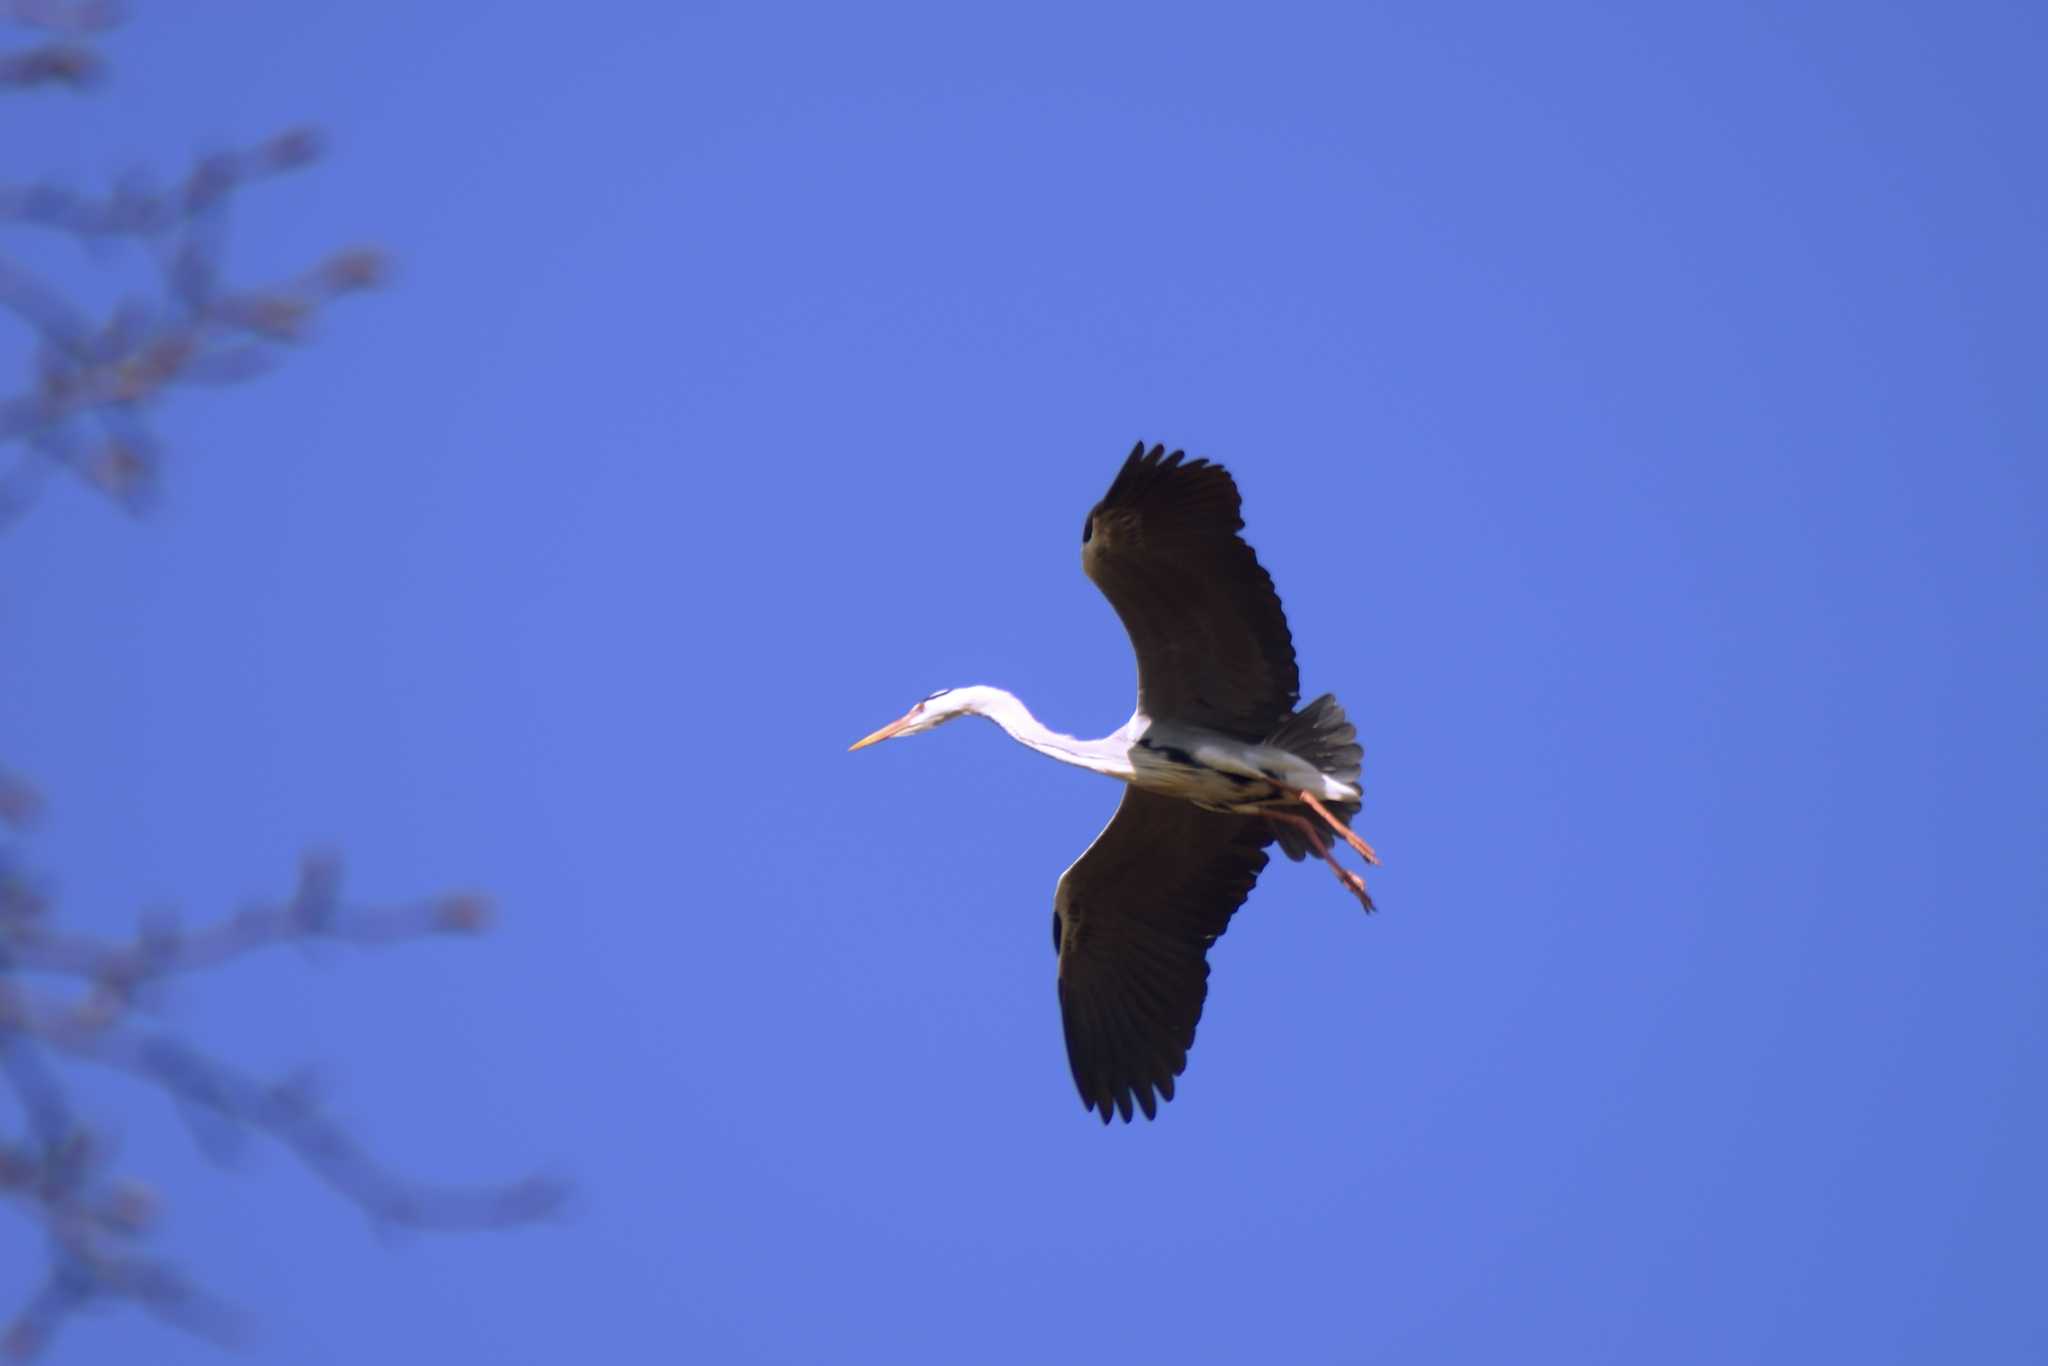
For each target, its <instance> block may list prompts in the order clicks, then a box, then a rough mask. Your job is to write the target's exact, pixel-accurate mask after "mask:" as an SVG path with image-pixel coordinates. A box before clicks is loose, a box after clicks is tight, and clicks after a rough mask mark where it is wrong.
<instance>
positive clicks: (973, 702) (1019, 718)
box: [960, 687, 1136, 782]
mask: <svg viewBox="0 0 2048 1366" xmlns="http://www.w3.org/2000/svg"><path fill="white" fill-rule="evenodd" d="M960 692H961V694H963V698H962V701H963V703H964V705H963V706H962V707H961V710H962V711H964V712H969V713H971V714H973V715H975V716H986V717H987V718H988V719H989V720H991V721H993V722H995V723H996V724H997V725H999V726H1001V727H1002V728H1003V731H1004V733H1006V734H1007V735H1008V736H1009V737H1010V738H1011V739H1012V740H1015V741H1016V742H1017V743H1018V744H1020V745H1026V746H1028V747H1030V748H1032V749H1035V750H1037V751H1038V752H1039V753H1040V754H1043V755H1045V756H1046V757H1047V758H1051V759H1057V760H1059V761H1060V762H1061V763H1063V764H1072V765H1074V766H1075V767H1076V768H1085V769H1089V770H1091V771H1092V772H1095V773H1106V774H1108V775H1109V776H1110V777H1112V778H1122V779H1123V780H1124V781H1126V782H1129V781H1130V780H1131V779H1132V778H1133V777H1135V776H1136V770H1135V769H1134V768H1133V767H1132V766H1131V756H1130V736H1129V734H1128V730H1129V728H1128V727H1126V728H1125V729H1123V730H1118V731H1114V732H1112V733H1111V734H1108V735H1105V736H1103V737H1102V738H1101V739H1100V740H1082V739H1077V738H1076V737H1074V736H1072V735H1062V734H1060V732H1058V731H1056V730H1053V729H1052V728H1051V727H1049V726H1047V725H1045V724H1043V723H1042V722H1040V721H1039V719H1038V718H1037V717H1035V716H1033V715H1032V714H1031V709H1030V708H1029V707H1027V706H1025V705H1024V703H1023V702H1022V701H1020V700H1018V697H1017V695H1016V694H1015V693H1011V692H1005V691H1003V690H1002V689H1001V688H990V687H974V688H962V689H960Z"/></svg>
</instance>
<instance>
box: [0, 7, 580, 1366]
mask: <svg viewBox="0 0 2048 1366" xmlns="http://www.w3.org/2000/svg"><path fill="white" fill-rule="evenodd" d="M119 18H120V13H119V10H118V8H117V7H116V6H114V5H112V4H108V3H105V0H69V2H67V0H0V35H4V34H5V32H6V31H7V29H8V28H9V27H10V26H11V27H12V28H13V29H14V31H15V32H16V33H17V34H25V35H26V38H25V40H24V41H23V42H22V43H21V44H19V45H14V46H7V45H5V44H4V41H0V93H4V92H7V91H32V90H36V89H41V88H48V87H68V88H72V89H80V88H84V87H86V86H89V85H90V84H92V83H93V82H94V81H96V80H98V79H100V78H101V77H102V76H103V74H104V72H105V63H104V60H103V58H102V57H101V54H100V51H99V46H98V44H99V42H100V40H101V39H102V38H103V37H104V35H105V34H106V33H107V32H108V31H109V30H110V29H112V28H113V27H114V26H115V25H116V24H117V23H118V21H119ZM320 151H321V143H320V139H319V138H318V137H317V136H316V135H315V134H314V133H312V132H311V131H309V130H304V129H295V130H291V131H288V132H285V133H283V134H280V135H278V136H276V137H273V138H271V139H269V140H268V141H266V142H262V143H259V144H257V145H256V146H254V147H251V148H248V149H246V150H243V151H239V152H231V153H224V154H218V155H214V156H208V157H203V158H201V159H200V160H198V161H197V162H196V163H194V164H193V165H192V166H191V167H190V168H189V169H188V170H187V171H186V172H185V174H184V175H183V176H181V177H180V178H179V179H177V180H176V181H175V182H173V183H172V184H170V185H168V186H161V187H160V186H158V185H156V184H155V183H153V182H152V181H150V180H149V179H148V178H147V177H145V176H142V175H139V174H137V175H132V176H130V177H128V178H126V179H125V180H123V181H122V182H121V183H120V184H118V185H116V186H115V187H114V188H113V190H112V191H111V192H110V193H108V194H107V195H105V196H104V197H99V198H95V197H91V196H87V195H81V194H77V193H75V192H73V191H70V190H68V189H65V188H61V187H58V186H55V185H49V184H30V185H19V186H10V185H6V184H4V183H0V231H15V232H51V233H57V234H61V235H64V236H66V237H69V238H71V239H73V240H75V241H76V242H78V243H79V244H80V245H81V246H82V247H84V248H86V249H87V250H88V251H90V252H93V253H96V254H102V255H103V254H104V253H106V252H108V251H119V250H123V249H126V250H138V251H142V252H145V253H147V254H148V256H149V258H150V259H151V261H152V262H153V263H154V265H155V267H156V269H155V278H156V279H157V281H158V285H159V293H157V294H156V295H154V296H152V297H146V298H145V297H129V298H124V299H122V300H121V301H120V302H119V303H117V304H116V305H115V306H114V307H113V309H112V310H111V312H110V313H109V314H108V315H107V316H106V317H104V318H101V319H94V318H91V317H88V316H87V315H86V313H85V311H84V310H83V309H82V308H81V307H80V306H78V305H77V304H75V303H74V302H73V301H72V300H71V299H69V298H68V297H67V296H66V295H65V294H64V293H63V292H62V291H61V290H59V289H58V288H56V287H55V286H53V285H52V284H51V283H49V281H48V280H47V279H44V278H41V277H39V276H37V275H36V274H35V273H33V272H31V271H29V270H28V269H27V268H25V267H23V266H22V265H20V264H19V263H18V262H17V261H15V260H12V259H10V258H9V256H8V255H7V254H6V253H5V251H4V240H5V239H4V236H0V315H11V316H12V317H14V318H15V319H16V320H17V321H18V322H19V323H20V324H22V325H23V326H25V327H26V328H27V329H28V330H29V333H30V335H31V338H32V341H33V349H34V359H33V362H32V366H31V373H30V374H29V375H28V376H26V377H25V379H24V380H23V381H22V382H21V383H20V384H19V385H18V386H15V387H12V388H10V387H9V386H6V385H4V384H0V528H4V527H5V526H6V524H7V523H8V522H9V521H10V520H11V519H12V518H13V517H16V516H19V515H21V513H22V512H24V511H25V510H26V509H27V508H28V507H29V506H30V505H31V504H32V502H33V501H34V498H35V496H36V494H37V493H38V491H39V489H40V487H41V484H42V481H43V479H44V478H45V476H46V475H47V474H49V473H51V472H53V471H54V472H61V473H66V474H70V475H74V476H77V477H78V478H80V479H82V480H83V481H84V482H85V484H86V485H87V486H88V487H90V488H93V489H95V490H97V491H98V492H100V493H102V494H104V495H106V496H107V497H108V498H110V499H111V500H112V501H114V502H115V503H116V504H117V505H119V506H121V507H123V508H125V509H128V510H130V511H139V510H141V509H143V508H145V507H147V506H148V505H149V503H150V501H151V499H152V496H153V494H154V493H155V491H156V489H157V487H158V484H159V481H160V476H161V469H162V457H161V454H160V447H159V445H158V442H157V441H156V439H155V436H154V434H153V433H152V432H151V430H150V428H149V426H148V421H147V419H148V417H149V414H150V410H151V409H152V407H153V406H154V405H155V404H156V403H157V402H159V401H160V400H161V399H162V398H163V397H164V395H165V394H166V393H167V392H168V391H170V390H172V389H173V388H176V387H179V386H189V385H217V384H228V383H235V382H238V381H241V380H245V379H249V378H251V377H253V376H256V375H259V374H261V373H263V372H264V371H265V370H267V369H268V368H269V367H270V366H271V365H272V364H274V363H275V361H276V360H277V359H278V357H279V355H280V354H281V352H282V350H283V349H284V348H285V347H288V346H290V345H292V344H293V343H296V342H298V341H300V340H301V339H303V338H304V337H305V336H306V334H307V331H308V329H309V327H310V325H311V324H312V322H313V320H314V318H315V316H316V315H317V313H318V312H319V310H320V309H321V308H322V307H324V306H325V305H326V304H328V303H331V302H332V301H334V300H335V299H337V298H339V297H341V296H343V295H346V294H351V293H354V292H356V291H359V290H362V289H366V288H369V287H372V286H375V285H377V284H379V283H381V282H382V281H383V280H384V278H385V277H386V275H387V274H388V266H387V263H386V261H385V258H384V257H383V255H382V254H381V253H380V252H378V251H376V250H374V249H369V248H362V247H356V248H350V249H347V250H343V251H340V252H336V253H335V254H333V255H331V256H329V257H327V258H326V259H325V260H324V261H322V262H320V263H318V264H317V265H315V266H313V267H312V268H311V269H309V270H307V271H305V272H304V273H303V274H301V275H299V276H297V277H295V278H292V279H288V280H284V281H281V282H277V283H273V284H270V285H265V286H258V287H235V286H231V285H229V284H228V283H226V282H225V281H224V280H223V278H222V269H221V250H220V248H221V243H222V241H223V240H224V234H223V226H224V219H225V215H226V212H227V209H228V206H229V204H230V201H231V200H232V198H233V196H234V195H235V193H236V192H238V191H239V190H241V189H243V188H246V187H247V186H249V185H252V184H254V183H255V182H257V181H261V180H266V179H269V178H271V177H273V176H276V175H280V174H283V173H285V172H288V171H294V170H298V169H300V168H303V167H305V166H308V165H310V164H311V163H313V162H314V161H315V160H317V159H318V157H319V155H320ZM10 449H13V450H14V454H13V456H12V457H11V459H10V457H9V456H8V452H9V451H10ZM42 807H43V803H42V799H41V797H40V795H39V794H38V792H37V790H36V789H35V787H34V786H33V785H32V784H30V783H29V782H28V780H27V779H26V778H24V777H22V776H21V775H19V774H15V773H12V772H10V771H8V770H7V769H6V768H4V767H0V831H10V830H11V831H12V832H13V834H14V838H12V839H8V838H4V837H0V1090H5V1091H11V1092H12V1094H13V1096H14V1099H15V1101H16V1102H17V1105H16V1108H17V1109H18V1111H19V1114H20V1126H21V1131H20V1132H19V1133H13V1134H10V1133H7V1132H6V1131H4V1130H0V1200H4V1201H5V1202H6V1203H7V1204H9V1205H11V1206H14V1207H15V1208H17V1209H19V1210H20V1211H22V1212H23V1213H25V1214H26V1215H27V1216H28V1217H29V1218H30V1219H31V1220H32V1221H33V1222H35V1223H36V1224H38V1225H39V1226H40V1228H41V1231H42V1234H43V1236H44V1240H45V1242H46V1245H47V1248H48V1262H47V1267H46V1269H45V1272H44V1274H43V1276H42V1279H41V1281H40V1283H38V1284H35V1285H32V1286H24V1287H22V1288H21V1291H20V1293H23V1294H25V1295H26V1297H27V1298H26V1303H25V1304H24V1305H23V1306H22V1308H21V1309H20V1310H19V1311H18V1312H17V1313H16V1314H15V1316H14V1318H13V1320H12V1322H11V1324H10V1325H9V1326H8V1327H7V1328H6V1329H5V1332H4V1335H0V1353H4V1354H6V1355H9V1356H12V1357H16V1358H26V1357H30V1356H33V1355H35V1354H36V1353H38V1352H39V1351H40V1350H41V1349H42V1348H43V1347H45V1346H46V1345H47V1344H48V1343H49V1342H50V1341H51V1340H52V1338H53V1337H54V1335H55V1334H56V1332H57V1331H58V1329H59V1328H60V1327H61V1326H62V1324H63V1323H64V1321H65V1320H66V1318H67V1317H68V1316H69V1315H71V1314H72V1313H74V1312H76V1311H78V1310H80V1309H83V1308H86V1307H89V1306H91V1305H94V1304H97V1303H103V1302H109V1301H124V1302H129V1303H133V1304H137V1305H140V1306H141V1307H143V1308H144V1309H146V1310H148V1311H149V1312H150V1313H152V1314H154V1315H156V1316H157V1317H158V1318H160V1319H162V1320H164V1321H165V1322H167V1323H170V1324H173V1325H175V1326H177V1327H180V1328H183V1329H185V1330H186V1331H188V1332H192V1333H195V1334H197V1335H199V1336H202V1337H205V1338H208V1339H210V1340H213V1341H216V1342H221V1343H233V1342H235V1341H237V1340H238V1339H239V1338H240V1336H241V1334H242V1327H243V1321H242V1318H241V1316H240V1315H239V1314H238V1313H237V1312H236V1311H235V1310H234V1309H233V1308H232V1307H231V1306H230V1305H229V1304H227V1303H226V1302H225V1301H223V1300H220V1299H217V1298H215V1297H213V1296H212V1295H210V1294H209V1293H207V1292H206V1291H205V1290H203V1289H202V1288H200V1287H199V1286H198V1285H197V1284H196V1283H195V1282H194V1281H192V1280H191V1279H189V1278H188V1277H187V1276H186V1275H185V1274H184V1273H183V1272H182V1271H180V1270H179V1269H178V1268H177V1267H175V1266H173V1265H171V1264H170V1263H168V1262H166V1261H164V1260H161V1259H159V1258H156V1257H152V1256H150V1255H149V1254H148V1253H147V1251H146V1250H145V1247H144V1244H145V1242H146V1239H147V1235H148V1233H149V1230H150V1228H151V1227H152V1226H153V1224H154V1223H155V1219H156V1215H157V1212H158V1200H157V1197H156V1195H155V1194H154V1192H152V1191H151V1190H150V1188H149V1187H147V1186H145V1185H143V1184H141V1183H140V1182H138V1181H135V1180H132V1179H128V1178H125V1177H123V1176H121V1175H119V1174H118V1173H117V1172H116V1171H115V1170H114V1153H113V1149H112V1145H111V1144H110V1143H108V1142H107V1141H105V1140H104V1139H103V1138H102V1137H101V1136H100V1135H99V1134H98V1133H96V1132H95V1130H94V1129H93V1128H92V1127H91V1126H90V1125H89V1124H88V1123H87V1122H86V1121H85V1120H84V1119H82V1118H81V1117H80V1116H79V1115H78V1114H77V1113H76V1110H75V1108H74V1107H73V1105H72V1104H71V1102H70V1100H69V1098H68V1095H67V1092H66V1089H65V1085H64V1078H63V1076H62V1074H61V1071H60V1067H59V1065H60V1064H89V1065H94V1066H99V1067H104V1068H109V1069H112V1070H115V1071H119V1072H123V1073H126V1074H128V1075H130V1076H133V1077H136V1078H138V1079H140V1080H142V1081H145V1082H147V1083H149V1084H151V1085H153V1086H155V1087H157V1088H159V1089H160V1090H161V1091H162V1092H163V1093H164V1094H166V1095H167V1096H169V1097H170V1099H171V1100H172V1101H173V1102H174V1103H175V1104H176V1105H177V1107H178V1110H179V1113H180V1114H181V1116H182V1117H183V1118H184V1119H185V1121H186V1123H187V1125H188V1127H189V1128H190V1129H191V1131H192V1134H193V1136H194V1139H195V1141H196V1142H197V1143H198V1144H199V1146H200V1148H201V1149H202V1151H204V1152H205V1153H206V1154H207V1155H208V1156H209V1157H211V1158H213V1159H215V1160H220V1161H225V1160H228V1159H230V1158H232V1157H233V1156H234V1155H235V1153H236V1151H237V1150H238V1149H239V1147H240V1146H241V1145H242V1144H243V1143H244V1142H245V1141H246V1139H247V1138H248V1137H249V1136H250V1135H262V1136H265V1137H268V1138H270V1139H272V1140H274V1141H276V1142H277V1143H279V1144H281V1145H282V1146H284V1147H285V1148H287V1149H289V1150H290V1151H291V1152H292V1153H293V1154H294V1155H295V1156H296V1157H297V1158H298V1159H299V1160H300V1161H301V1162H302V1163H303V1164H304V1165H305V1166H306V1167H307V1168H308V1169H309V1170H311V1171H312V1172H313V1173H314V1174H315V1175H317V1176H318V1177H319V1178H320V1179H321V1180H323V1181H324V1182H326V1183H327V1185H329V1186H330V1187H332V1188H333V1189H334V1190H335V1191H336V1192H337V1193H338V1194H340V1195H341V1196H342V1197H344V1198H345V1199H347V1200H349V1201H351V1202H353V1203H354V1204H355V1205H357V1206H358V1207H359V1208H361V1209H362V1210H363V1211H364V1213H365V1214H366V1215H368V1216H369V1218H370V1219H371V1220H372V1222H373V1223H375V1224H377V1225H379V1226H384V1227H404V1228H415V1229H432V1230H474V1229H492V1228H505V1227H510V1226H514V1225H520V1224H526V1223H531V1222H533V1221H536V1220H539V1219H543V1218H546V1217H548V1216H549V1215H551V1214H553V1213H554V1212H556V1211H557V1210H558V1209H559V1208H560V1206H561V1204H562V1201H563V1199H564V1196H565V1193H566V1191H565V1187H564V1186H563V1185H562V1184H561V1183H559V1182H555V1181H551V1180H547V1179H544V1178H539V1177H529V1178H526V1179H522V1180H518V1181H513V1182H509V1183H504V1184H499V1185H485V1186H475V1187H443V1186H433V1185H428V1184H424V1183H420V1182H417V1181H413V1180H410V1179H408V1178H406V1177H403V1176H401V1175H399V1174H397V1173H395V1172H394V1171H393V1170H391V1169H390V1168H388V1167H386V1166H385V1165H384V1164H382V1163H381V1162H379V1161H378V1160H377V1159H376V1158H374V1157H373V1156H372V1155H371V1154H370V1153H369V1152H368V1151H367V1150H366V1149H365V1148H364V1147H363V1146H362V1145H361V1144H360V1143H359V1142H358V1141H357V1140H356V1139H355V1138H354V1137H353V1136H351V1135H350V1134H349V1133H348V1132H347V1130H346V1129H344V1128H343V1127H342V1126H341V1125H340V1124H339V1123H338V1122H337V1121H336V1120H335V1119H334V1118H333V1116H332V1115H331V1114H329V1112H328V1110H327V1108H326V1106H325V1104H324V1100H323V1097H322V1096H321V1094H320V1090H319V1088H318V1087H317V1086H316V1085H314V1083H313V1081H312V1079H311V1075H310V1074H309V1073H308V1074H300V1075H295V1076H291V1077H286V1078H283V1079H281V1080H278V1081H264V1080H261V1079H258V1078H254V1077H251V1076H249V1075H247V1074H245V1073H242V1072H240V1071H238V1070H236V1069H235V1068H233V1067H231V1066H229V1065H228V1064H226V1063H223V1062H221V1061H219V1060H217V1059H215V1058H213V1057H211V1056H209V1055H207V1054H205V1053H203V1052H201V1051H200V1050H198V1049H195V1048H193V1047H191V1046H190V1045H188V1044H186V1043H185V1042H183V1041H182V1040H180V1039H178V1038H177V1037H176V1036H175V1035H173V1034H171V1033H168V1032H166V1031H164V1030H163V1029H161V1028H156V1027H153V1026H151V1025H150V1024H148V1023H146V1022H144V1021H143V1020H141V1019H139V1018H138V1016H139V1015H140V1014H142V1013H143V1012H144V1011H146V1010H147V1009H148V1008H149V1007H150V1006H151V1004H152V1003H153V1000H154V997H155V996H156V995H157V994H158V992H159V991H160V989H161V988H162V986H163V985H164V984H165V983H166V982H167V981H169V980H170V979H172V978H174V977H184V976H187V975H190V974H196V973H201V972H204V971H205V970H206V969H208V968H212V967H215V966H218V965H220V964H223V963H226V962H229V961H231V960H234V959H237V958H240V957H243V956H245V955H250V954H255V953H259V952H261V951H263V950H265V949H269V948H274V947H278V946H282V945H287V944H299V945H307V944H312V943H316V942H337V943H344V944H351V945H355V946H358V947H375V946H383V945H397V944H405V943H410V942H414V941H417V940H420V939H424V938H429V937H432V936H436V935H443V934H468V933H474V932H477V931H481V930H482V929H484V928H486V926H487V924H488V921H489V906H488V903H487V902H486V901H485V900H484V899H483V898H481V897H478V896H475V895H472V894H466V893H465V894H455V895H448V896H442V897H436V898H431V899H428V900H425V901H420V902H417V903H414V904H410V905H402V906H391V907H361V906H351V905H347V904H345V903H344V902H343V900H342V898H341V870H340V864H339V862H338V861H337V860H336V859H334V858H333V857H331V856H327V855H312V856H309V857H307V858H306V859H305V860H304V862H303V864H302V866H301V868H300V874H299V880H298V884H297V886H296V888H295V889H294V890H293V892H292V894H291V895H290V896H289V897H287V898H285V899H282V900H277V901H270V902H259V903H256V904H252V905H250V906H248V907H246V908H244V909H242V910H240V911H239V912H237V913H235V914H233V915H230V916H228V917H225V918H223V919H221V920H218V921H215V922H212V923H209V924H204V925H200V926H196V927H194V928H191V929H184V928H181V927H179V926H178V925H176V924H175V923H173V922H172V921H170V920H168V919H164V918H157V919H154V920H145V922H144V923H143V924H142V925H141V927H140V928H139V930H138V932H137V934H136V935H135V936H134V938H132V939H127V940H108V939H104V938H99V937H94V936H91V935H86V934H80V933H76V932H72V931H68V930H65V929H63V928H61V927H59V926H57V925H56V924H55V923H54V922H53V920H52V917H51V913H50V905H49V900H48V897H47V896H46V895H45V893H44V891H43V889H42V887H41V886H40V885H39V884H38V882H37V881H36V879H35V878H33V877H32V876H31V875H30V874H29V872H28V871H27V869H26V867H25V865H24V864H23V863H22V862H21V861H20V857H19V847H18V846H19V836H20V835H21V834H22V832H24V831H26V829H27V828H28V827H29V826H31V825H32V824H33V823H34V822H35V821H36V820H37V819H38V817H39V816H40V815H41V813H42ZM5 1291H6V1287H4V1286H0V1293H5Z"/></svg>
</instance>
